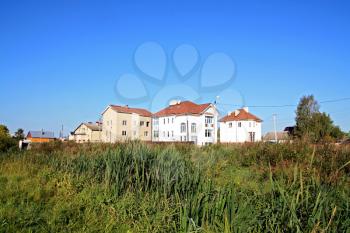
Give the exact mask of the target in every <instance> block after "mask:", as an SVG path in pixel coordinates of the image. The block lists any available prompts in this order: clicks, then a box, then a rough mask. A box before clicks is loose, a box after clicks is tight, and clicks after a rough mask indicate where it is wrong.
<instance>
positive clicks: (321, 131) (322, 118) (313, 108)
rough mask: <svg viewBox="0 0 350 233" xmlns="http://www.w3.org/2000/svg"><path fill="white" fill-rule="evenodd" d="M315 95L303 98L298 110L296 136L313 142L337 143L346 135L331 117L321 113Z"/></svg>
mask: <svg viewBox="0 0 350 233" xmlns="http://www.w3.org/2000/svg"><path fill="white" fill-rule="evenodd" d="M319 108H320V107H319V104H318V103H317V101H316V100H315V98H314V96H313V95H310V96H303V97H302V98H301V99H300V102H299V105H298V107H297V110H296V118H295V121H296V135H297V136H298V137H299V138H303V139H306V140H310V141H312V142H324V141H336V140H340V139H342V138H343V136H344V134H343V132H342V131H341V130H340V128H339V127H338V126H335V125H334V124H333V121H332V119H331V117H330V116H329V115H328V114H326V113H324V112H323V113H321V112H320V111H319Z"/></svg>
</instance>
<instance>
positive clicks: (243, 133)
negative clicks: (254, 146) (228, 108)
mask: <svg viewBox="0 0 350 233" xmlns="http://www.w3.org/2000/svg"><path fill="white" fill-rule="evenodd" d="M261 122H262V120H260V119H259V118H258V117H257V116H255V115H253V114H251V113H250V112H249V110H248V108H247V107H245V108H243V109H237V110H235V111H234V112H229V113H228V115H226V116H224V117H223V118H221V119H220V142H222V143H230V142H257V141H261Z"/></svg>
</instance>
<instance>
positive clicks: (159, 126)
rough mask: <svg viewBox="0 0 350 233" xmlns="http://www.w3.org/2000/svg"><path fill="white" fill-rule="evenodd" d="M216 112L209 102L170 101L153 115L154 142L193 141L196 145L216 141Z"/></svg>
mask: <svg viewBox="0 0 350 233" xmlns="http://www.w3.org/2000/svg"><path fill="white" fill-rule="evenodd" d="M217 118H218V112H217V110H216V108H215V106H214V105H213V104H211V103H206V104H195V103H193V102H191V101H183V102H181V101H177V100H174V101H171V102H170V104H169V106H168V107H166V108H164V109H162V110H160V111H159V112H157V113H155V114H154V115H153V129H152V131H153V135H152V141H154V142H193V143H194V144H197V145H206V144H211V143H216V141H217V124H216V122H217Z"/></svg>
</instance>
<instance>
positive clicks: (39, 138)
mask: <svg viewBox="0 0 350 233" xmlns="http://www.w3.org/2000/svg"><path fill="white" fill-rule="evenodd" d="M26 139H27V140H28V141H30V142H39V143H41V142H51V141H54V140H55V139H56V138H55V135H54V132H50V131H43V130H41V131H29V132H28V134H27V137H26Z"/></svg>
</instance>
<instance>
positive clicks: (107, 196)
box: [0, 142, 350, 232]
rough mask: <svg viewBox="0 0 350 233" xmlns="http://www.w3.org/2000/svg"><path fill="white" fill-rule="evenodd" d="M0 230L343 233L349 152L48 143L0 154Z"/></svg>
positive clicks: (347, 226)
mask: <svg viewBox="0 0 350 233" xmlns="http://www.w3.org/2000/svg"><path fill="white" fill-rule="evenodd" d="M0 232H350V148H349V147H340V146H332V145H322V146H312V145H307V144H303V143H294V144H281V145H271V144H252V145H212V146H207V147H202V148H198V147H195V146H192V145H151V144H148V145H147V144H142V143H140V142H129V143H125V144H115V145H106V144H85V145H77V144H70V143H66V144H62V143H51V144H45V145H42V146H40V147H37V148H33V149H32V150H31V151H26V152H12V153H7V154H1V155H0Z"/></svg>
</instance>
